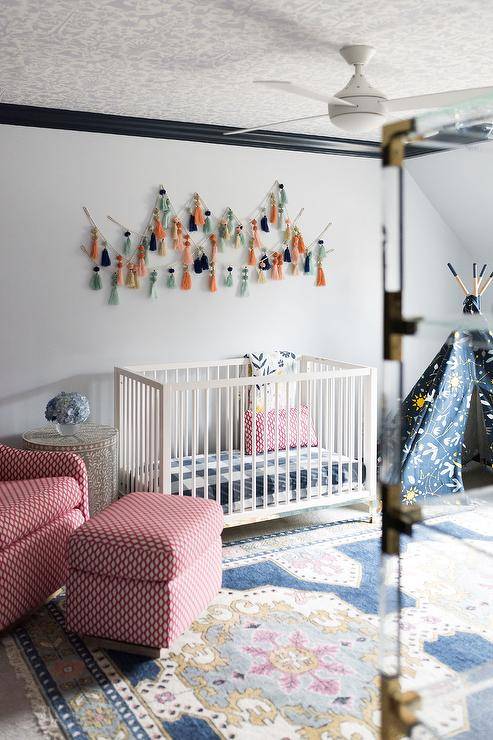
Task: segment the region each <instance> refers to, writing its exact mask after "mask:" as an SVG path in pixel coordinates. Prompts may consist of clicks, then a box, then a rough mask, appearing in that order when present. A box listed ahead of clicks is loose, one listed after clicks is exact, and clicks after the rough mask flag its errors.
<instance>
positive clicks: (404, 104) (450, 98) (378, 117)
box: [224, 44, 493, 136]
mask: <svg viewBox="0 0 493 740" xmlns="http://www.w3.org/2000/svg"><path fill="white" fill-rule="evenodd" d="M339 53H340V54H341V56H342V57H343V58H344V59H345V61H346V62H347V63H348V64H352V65H354V74H353V76H352V77H351V79H350V80H349V82H348V84H347V85H346V87H344V88H343V89H342V90H341V91H340V92H338V93H336V95H335V96H334V95H326V94H325V93H319V92H316V91H314V90H310V89H309V88H307V87H302V86H300V85H295V84H294V83H292V82H288V81H282V80H254V82H256V83H257V84H260V85H266V86H267V87H269V88H271V89H274V90H282V91H283V92H288V93H292V94H294V95H301V96H302V97H304V98H310V99H311V100H320V101H321V102H323V103H326V104H328V112H327V113H321V114H319V115H316V116H303V118H289V119H288V120H285V121H275V122H271V123H266V124H262V125H259V126H253V127H252V128H242V129H237V130H235V131H227V132H226V133H224V136H234V135H235V134H245V133H247V132H248V131H257V130H258V129H264V128H268V127H269V126H277V125H280V124H282V123H294V122H295V121H308V120H310V119H315V118H328V119H329V120H330V121H331V122H332V123H333V124H334V126H337V128H340V129H342V130H343V131H350V132H351V133H362V132H366V131H372V130H373V129H375V128H378V127H379V126H382V125H383V124H384V123H385V119H386V117H387V114H388V113H395V112H397V111H409V110H418V109H420V108H421V109H427V108H442V107H447V106H453V105H454V104H455V103H460V102H462V101H464V100H467V99H470V98H475V97H478V96H480V95H487V94H489V93H493V87H473V88H468V89H467V90H448V91H447V92H440V93H432V94H430V95H414V96H411V97H408V98H394V99H393V100H389V99H388V98H387V97H386V96H385V95H384V94H383V93H382V92H380V90H377V89H376V88H374V87H373V86H372V85H371V84H370V83H369V82H368V80H367V78H366V76H365V74H364V66H365V64H368V62H369V61H370V59H371V58H372V56H373V54H374V53H375V49H374V47H373V46H368V45H367V44H355V45H351V46H343V47H342V49H340V50H339Z"/></svg>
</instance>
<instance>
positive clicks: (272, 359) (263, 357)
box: [245, 350, 298, 412]
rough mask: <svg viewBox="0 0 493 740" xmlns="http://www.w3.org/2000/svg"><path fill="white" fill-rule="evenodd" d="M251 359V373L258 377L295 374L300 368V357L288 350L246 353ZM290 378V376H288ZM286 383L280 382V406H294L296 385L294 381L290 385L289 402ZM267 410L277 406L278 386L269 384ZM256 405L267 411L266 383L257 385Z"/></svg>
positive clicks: (251, 393) (251, 395)
mask: <svg viewBox="0 0 493 740" xmlns="http://www.w3.org/2000/svg"><path fill="white" fill-rule="evenodd" d="M245 357H247V358H248V359H249V360H250V371H249V374H250V375H253V376H258V377H265V376H266V375H276V376H279V375H286V376H289V375H290V374H291V375H292V374H294V373H296V372H297V370H298V358H297V356H296V354H295V353H294V352H289V351H288V350H275V351H273V352H250V353H248V354H247V355H245ZM286 380H289V377H286ZM253 391H254V389H253V388H252V389H251V392H250V398H249V406H250V408H252V406H253V403H252V397H253V395H254V394H253ZM286 395H287V394H286V385H285V384H284V383H280V384H279V391H278V408H286V406H288V405H289V406H294V405H295V403H296V385H295V384H294V383H292V384H291V385H290V386H289V404H288V403H287V399H286ZM266 400H267V411H268V410H270V409H273V408H275V404H276V386H275V384H272V383H268V384H267V399H266ZM255 406H256V408H257V412H261V411H265V410H266V409H264V385H257V386H255Z"/></svg>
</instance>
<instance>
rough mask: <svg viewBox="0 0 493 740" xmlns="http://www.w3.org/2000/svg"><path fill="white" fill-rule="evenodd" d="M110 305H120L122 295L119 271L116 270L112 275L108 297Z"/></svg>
mask: <svg viewBox="0 0 493 740" xmlns="http://www.w3.org/2000/svg"><path fill="white" fill-rule="evenodd" d="M108 305H109V306H119V305H120V296H119V295H118V273H116V272H114V273H113V275H112V276H111V293H110V297H109V299H108Z"/></svg>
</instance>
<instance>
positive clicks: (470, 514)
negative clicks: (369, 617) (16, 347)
mask: <svg viewBox="0 0 493 740" xmlns="http://www.w3.org/2000/svg"><path fill="white" fill-rule="evenodd" d="M412 123H413V127H412V131H411V135H410V137H409V139H410V140H411V142H412V146H413V147H415V149H414V151H416V147H417V148H420V147H421V148H422V152H423V155H424V156H423V159H422V162H423V170H422V171H423V172H424V173H425V174H426V177H427V178H428V180H427V181H424V182H429V183H431V184H433V183H434V171H433V166H432V165H433V162H436V163H437V164H438V163H439V162H440V157H448V158H449V160H450V161H452V160H453V157H454V156H457V157H458V156H459V153H456V150H459V152H460V154H461V155H464V152H466V153H467V155H466V156H463V159H462V160H461V166H462V170H461V177H463V178H464V180H466V179H467V178H468V177H469V175H470V176H471V177H472V171H473V169H474V167H475V166H477V162H478V161H480V159H481V158H482V157H486V158H489V160H488V159H487V160H484V159H483V160H482V161H483V162H485V161H486V162H487V161H491V168H490V170H491V176H492V178H493V156H492V155H493V141H491V140H490V139H489V135H490V133H491V131H492V130H493V98H490V99H489V100H485V99H483V100H481V101H469V102H468V103H467V105H464V106H463V107H460V108H459V109H456V110H454V111H441V112H439V113H434V114H426V115H425V116H422V117H419V118H418V119H416V120H415V121H414V122H412ZM471 144H475V145H477V146H475V147H474V148H473V149H472V150H471V148H470V145H471ZM479 144H481V146H479ZM466 145H467V147H468V148H467V149H465V146H466ZM443 149H448V151H447V152H446V153H443V154H442V153H441V154H435V153H433V150H443ZM472 152H474V154H472ZM433 158H435V159H433ZM419 160H420V158H417V159H416V160H415V161H414V162H413V164H412V166H410V167H409V171H410V172H412V173H413V177H415V176H416V172H417V171H418V170H419ZM424 163H426V164H424ZM475 163H476V164H475ZM407 167H408V161H407V160H406V158H404V163H403V166H392V165H390V166H385V167H384V168H383V201H384V218H383V222H384V285H385V291H386V293H387V294H389V293H395V294H400V295H401V296H402V314H403V318H404V319H405V320H406V319H409V318H410V316H411V315H413V314H415V313H418V312H419V314H420V315H421V320H420V321H419V322H418V324H417V331H416V333H415V334H414V335H413V336H409V337H406V338H404V339H403V341H402V359H401V361H398V360H397V359H396V360H389V359H386V360H385V361H384V367H383V381H382V384H381V388H382V397H381V410H382V414H381V464H380V481H381V483H382V484H384V485H386V486H397V487H400V485H401V467H402V457H403V450H402V445H403V439H404V435H403V431H404V427H403V423H404V424H405V423H406V416H405V414H403V413H402V403H403V399H404V397H405V396H406V395H407V394H408V392H409V390H410V388H412V387H413V386H414V383H415V382H416V381H418V378H419V377H420V374H421V373H420V372H417V370H416V368H418V366H420V363H423V366H422V367H421V372H423V371H424V370H425V368H426V367H427V365H428V364H432V361H433V359H434V356H435V354H436V353H438V352H439V350H440V348H441V347H442V346H444V343H445V346H452V345H453V342H454V340H457V339H459V340H462V336H463V335H465V337H466V341H467V342H468V343H469V345H468V346H469V347H470V351H468V354H466V355H464V357H465V359H464V357H463V356H462V355H460V356H459V357H457V356H456V355H450V356H449V355H446V357H445V360H447V358H449V359H450V362H449V364H448V365H447V370H450V369H452V370H453V371H454V372H455V375H454V379H453V381H452V382H447V383H443V384H442V385H440V386H439V387H438V388H437V389H436V392H435V394H434V395H433V396H432V397H431V398H426V400H425V402H426V403H427V404H429V406H428V408H429V409H430V414H431V410H432V409H433V408H434V406H433V404H436V401H437V398H449V399H451V403H452V405H453V393H454V389H455V388H456V387H457V384H458V383H461V382H464V380H463V379H461V377H460V371H461V370H463V369H464V367H463V366H465V365H466V363H469V364H470V368H471V369H472V372H473V376H474V378H477V375H478V374H479V371H478V369H477V368H478V367H484V368H486V370H485V372H486V374H488V373H489V372H492V371H490V370H489V369H488V368H489V365H488V363H489V362H490V360H489V357H490V353H491V363H492V365H493V344H490V340H489V338H488V337H489V336H490V334H489V332H490V331H491V327H492V325H493V323H492V321H491V319H492V315H491V307H492V306H493V294H492V295H491V296H489V295H488V293H484V294H483V295H480V289H479V288H478V281H479V272H480V270H481V269H483V264H482V261H483V260H481V257H483V258H484V261H486V259H487V256H488V255H487V254H476V253H475V249H476V247H475V245H474V244H472V243H471V244H468V245H467V247H468V249H469V250H470V252H471V259H469V256H468V255H467V259H465V258H464V259H462V263H461V264H459V262H460V260H461V254H460V251H458V250H457V249H456V251H455V255H456V257H457V260H458V262H457V264H454V265H453V267H454V270H455V268H457V273H458V276H457V275H454V271H452V270H450V268H448V267H447V262H448V261H452V262H454V259H455V257H454V255H453V254H448V253H447V252H446V250H445V249H443V248H442V251H439V248H438V246H437V245H436V244H435V242H434V240H435V239H437V238H438V237H437V236H436V232H434V231H433V230H432V229H431V228H428V223H429V221H431V217H428V221H427V218H426V216H425V215H424V214H423V213H422V212H420V211H419V208H417V205H416V204H417V203H421V202H425V200H426V199H423V198H422V194H419V197H415V198H414V201H413V200H412V197H411V196H412V195H413V193H414V195H415V194H416V190H415V184H414V183H410V186H409V191H408V187H407V183H408V182H409V179H408V178H410V177H411V175H409V174H408V171H407V169H406V168H407ZM469 167H470V168H471V172H470V173H469V174H468V168H469ZM472 205H477V204H473V203H472V202H471V200H470V196H469V194H468V192H467V191H466V192H465V193H464V195H463V198H462V203H461V207H463V208H464V217H466V216H467V213H468V211H470V209H471V207H472ZM455 215H457V214H455ZM485 216H486V214H485ZM439 218H442V217H441V216H440V217H439ZM420 219H422V220H421V224H420V226H421V227H422V232H420V235H421V236H422V238H423V239H424V240H425V242H426V244H427V249H428V255H425V258H424V259H423V261H422V262H421V263H420V264H419V265H416V262H414V263H413V258H414V259H415V260H416V256H415V255H414V254H413V244H415V243H416V241H415V239H416V234H417V233H418V230H417V229H414V232H413V226H415V225H416V222H417V221H418V222H419V221H420ZM441 223H442V227H441V228H443V233H445V234H448V237H447V238H448V240H449V242H450V244H452V240H453V237H452V236H451V234H452V231H453V229H452V226H451V225H449V224H447V223H446V222H444V221H443V218H442V221H441ZM423 224H424V226H423ZM413 240H414V241H413ZM427 256H429V259H426V257H427ZM422 257H423V255H422ZM473 261H477V262H478V263H479V267H478V266H476V265H474V266H473ZM409 268H410V269H409ZM439 270H442V271H443V272H441V273H440V272H438V271H439ZM492 270H493V260H491V264H490V265H488V269H487V270H484V271H483V283H482V285H483V286H484V285H485V284H486V280H487V279H488V275H489V273H490V272H491V271H492ZM451 273H452V274H451ZM410 275H411V276H412V277H411V278H410V277H409V276H410ZM457 277H458V278H459V280H458V279H457ZM416 278H419V279H420V281H421V282H420V284H419V290H421V295H422V297H423V301H422V303H420V302H419V300H418V299H417V298H416V295H417V293H418V290H417V289H416V283H415V282H414V283H413V280H414V281H415V280H416ZM447 280H450V291H451V294H450V296H446V297H447V298H450V300H449V301H448V302H447V306H446V307H445V308H444V306H443V304H441V303H440V301H439V300H438V296H443V295H444V293H445V292H446V281H447ZM461 280H462V281H463V283H464V284H465V286H466V288H467V297H466V296H465V295H464V291H463V289H462V287H461V284H460V281H461ZM438 285H440V286H441V287H440V288H438V287H437V286H438ZM410 287H412V288H413V294H414V303H413V301H412V300H411V301H409V302H407V300H406V289H409V288H410ZM409 292H411V291H409ZM471 295H472V296H473V298H476V299H481V302H482V306H481V310H482V315H480V316H478V315H465V314H462V312H461V306H462V302H463V301H464V299H465V298H466V301H469V302H470V301H471ZM454 299H456V310H455V312H454V310H453V307H454V305H455V303H454ZM478 302H479V301H478ZM434 311H435V313H434ZM447 338H449V339H448V340H447ZM447 341H448V342H449V344H448V345H447ZM396 354H398V353H396ZM477 358H479V360H478V359H477ZM492 375H493V373H492ZM475 382H476V380H475ZM490 392H491V393H493V382H492V385H491V389H489V388H487V393H490ZM438 394H441V395H440V396H438ZM485 398H486V397H483V400H482V399H481V395H478V398H476V397H474V399H473V400H472V401H471V400H470V399H468V401H467V402H466V406H467V409H468V414H470V413H471V409H473V408H474V409H477V410H478V414H479V416H478V418H479V419H480V420H481V418H482V416H481V414H482V412H483V413H485V414H487V413H490V410H489V406H488V405H487V404H485V403H484V401H485ZM421 401H422V399H421ZM476 402H477V407H476V405H475V404H476ZM469 403H470V405H467V404H469ZM428 418H429V417H428ZM469 418H470V417H469V416H468V419H469ZM423 419H424V420H423V422H422V425H421V426H420V428H419V429H418V432H417V433H418V435H423V434H424V429H423V427H424V425H425V423H426V418H425V417H423ZM475 423H476V420H475ZM486 423H489V422H488V419H486ZM458 427H459V425H458V424H457V423H456V422H455V420H454V419H453V420H452V421H451V423H450V429H448V428H447V434H446V435H444V439H443V440H439V443H440V444H443V445H444V448H446V447H447V445H453V444H456V443H455V442H454V439H455V436H456V435H457V433H458V431H460V430H459V428H458ZM470 431H471V430H470V429H469V428H468V429H467V430H466V433H469V432H470ZM434 433H435V432H434V431H433V430H431V432H430V434H431V436H432V435H433V434H434ZM436 434H437V438H438V431H436ZM454 435H455V436H454ZM483 436H485V435H483ZM422 438H423V437H421V439H422ZM459 438H460V434H459ZM486 438H487V435H486ZM466 441H467V440H466ZM427 444H428V442H427ZM422 448H423V450H426V451H427V452H428V453H429V455H428V457H427V456H424V457H423V463H422V465H423V468H424V466H425V464H426V465H428V466H431V467H430V469H432V467H433V465H434V466H435V468H436V469H437V470H438V468H439V465H442V468H443V470H444V469H445V468H444V467H443V460H444V459H445V458H444V456H443V455H442V457H441V458H440V450H438V451H437V454H436V456H435V451H434V450H433V449H432V447H431V446H430V447H429V448H428V447H425V445H423V446H422ZM492 449H493V446H492V447H490V448H489V449H487V448H486V447H484V448H481V445H480V446H479V448H478V452H477V457H478V459H479V462H480V463H482V467H480V466H479V465H478V464H477V463H474V462H473V463H472V464H473V466H474V465H475V464H476V465H477V470H475V469H474V467H473V468H472V474H471V470H470V469H469V472H468V471H466V474H465V477H464V483H465V490H461V487H460V485H459V484H460V476H458V477H459V484H458V485H457V490H454V486H453V484H452V483H451V485H450V488H449V492H447V493H444V492H443V490H445V486H444V487H443V490H440V491H438V492H436V493H435V492H432V494H431V495H428V493H427V495H422V490H421V489H420V485H421V486H422V484H423V479H422V478H419V477H418V478H417V481H416V488H417V489H418V491H417V496H416V500H415V502H413V503H416V504H417V505H418V506H419V512H418V515H417V517H416V518H417V519H418V520H417V521H415V520H413V521H412V522H411V525H410V526H408V527H407V528H406V526H403V527H402V530H401V531H400V532H399V533H397V535H396V536H397V546H396V547H395V548H389V552H392V553H393V552H395V554H388V552H384V553H383V554H382V563H381V587H380V605H381V609H380V617H381V622H380V672H381V675H382V677H383V681H382V685H383V689H382V697H383V699H384V697H385V688H387V689H388V684H387V687H385V679H396V683H395V684H394V686H395V685H398V690H399V691H400V692H402V694H403V695H406V694H407V692H409V693H408V696H411V697H412V699H411V700H409V702H408V703H407V704H406V703H405V702H404V703H403V704H401V705H399V702H396V703H395V706H394V708H393V709H392V710H391V711H394V709H395V715H394V718H396V722H395V724H394V725H393V726H392V727H391V728H390V729H389V727H390V724H391V723H389V724H388V725H387V727H386V728H384V729H383V730H382V735H383V737H385V738H392V740H394V738H398V737H402V736H404V735H405V733H406V732H407V735H408V736H411V737H414V738H420V739H421V738H425V737H426V738H429V737H439V738H445V737H453V736H454V737H455V736H460V737H471V738H483V737H484V738H486V737H491V736H493V731H492V729H491V728H492V727H493V474H492V473H491V467H492V465H490V464H488V460H489V455H490V453H491V451H492ZM457 454H458V457H459V459H460V465H462V463H465V459H466V455H465V452H464V447H461V449H460V451H459V453H457ZM417 457H418V458H419V459H421V458H420V455H419V454H418V455H417ZM431 458H433V459H431ZM485 462H486V463H487V464H485ZM452 467H453V466H452ZM452 467H451V478H452V476H453V470H452ZM423 468H420V463H417V464H416V470H417V471H418V473H419V474H420V473H421V472H422V470H423ZM442 468H440V475H441V471H442ZM488 468H489V469H490V472H489V473H488ZM461 472H462V473H464V470H461ZM468 475H469V478H468ZM488 475H490V476H491V477H490V478H488ZM411 508H412V507H411V506H410V507H409V511H411ZM401 509H402V511H403V512H404V516H403V517H401V519H400V521H401V523H402V522H404V524H405V512H406V504H405V503H403V504H402V506H401ZM410 519H412V517H410ZM387 698H388V693H387ZM387 706H388V705H387ZM403 706H405V710H406V712H405V714H406V713H407V715H406V716H407V718H409V717H413V718H414V720H415V725H414V727H413V726H412V722H410V723H409V724H408V726H407V727H405V726H404V725H405V723H404V724H403V723H402V722H400V720H402V716H401V717H398V714H399V709H402V707H403ZM391 719H393V718H391ZM387 720H388V715H387ZM399 722H400V723H399Z"/></svg>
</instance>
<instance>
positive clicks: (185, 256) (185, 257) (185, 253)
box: [183, 234, 193, 265]
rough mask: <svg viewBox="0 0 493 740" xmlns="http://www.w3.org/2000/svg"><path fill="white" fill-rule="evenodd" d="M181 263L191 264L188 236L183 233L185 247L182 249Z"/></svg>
mask: <svg viewBox="0 0 493 740" xmlns="http://www.w3.org/2000/svg"><path fill="white" fill-rule="evenodd" d="M183 264H184V265H193V257H192V249H191V246H190V236H189V235H188V234H186V235H185V249H184V251H183Z"/></svg>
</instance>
